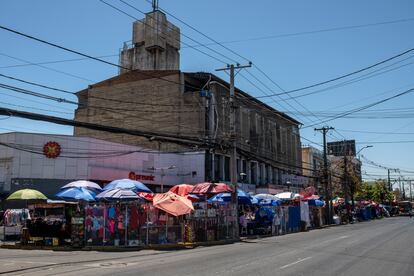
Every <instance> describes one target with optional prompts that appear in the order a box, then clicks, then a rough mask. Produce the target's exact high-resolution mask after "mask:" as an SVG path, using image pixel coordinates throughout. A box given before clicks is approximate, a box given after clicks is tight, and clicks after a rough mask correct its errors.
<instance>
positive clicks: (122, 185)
mask: <svg viewBox="0 0 414 276" xmlns="http://www.w3.org/2000/svg"><path fill="white" fill-rule="evenodd" d="M103 189H104V190H111V189H128V190H132V191H134V192H146V193H152V191H151V190H150V189H149V188H148V187H147V186H145V185H144V184H143V183H141V182H139V181H136V180H131V179H127V178H126V179H117V180H114V181H112V182H110V183H109V184H108V185H106V186H105V187H104V188H103Z"/></svg>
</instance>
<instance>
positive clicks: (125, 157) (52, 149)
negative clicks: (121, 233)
mask: <svg viewBox="0 0 414 276" xmlns="http://www.w3.org/2000/svg"><path fill="white" fill-rule="evenodd" d="M0 143H1V144H0V193H1V194H3V196H5V195H7V194H9V193H11V192H13V191H16V190H19V189H23V188H32V189H36V190H39V191H41V192H43V193H44V194H45V195H47V196H48V197H52V198H53V196H54V195H55V194H56V193H57V192H58V191H59V189H60V187H62V186H63V185H65V184H67V183H69V182H71V181H74V180H80V179H86V180H91V181H94V182H97V183H99V184H101V185H104V184H106V183H108V182H110V181H112V180H114V179H122V178H129V177H131V178H135V179H137V180H139V181H141V182H143V183H144V184H146V185H147V186H148V187H149V188H150V189H151V190H152V191H154V192H159V191H160V187H161V183H162V184H163V185H164V186H165V187H164V190H165V191H166V190H167V189H169V188H170V187H171V186H172V185H175V184H180V183H189V184H195V183H200V182H202V181H203V180H204V178H205V176H204V167H205V163H204V162H205V157H204V152H188V153H165V152H163V153H158V152H156V151H153V150H149V149H145V148H142V147H136V146H130V145H123V144H119V143H113V142H109V141H104V140H100V139H95V138H88V137H74V136H68V135H49V134H34V133H21V132H12V133H3V134H0Z"/></svg>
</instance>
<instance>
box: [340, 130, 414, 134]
mask: <svg viewBox="0 0 414 276" xmlns="http://www.w3.org/2000/svg"><path fill="white" fill-rule="evenodd" d="M339 130H341V131H344V132H355V133H367V134H386V135H388V134H395V135H414V132H381V131H367V130H352V129H339Z"/></svg>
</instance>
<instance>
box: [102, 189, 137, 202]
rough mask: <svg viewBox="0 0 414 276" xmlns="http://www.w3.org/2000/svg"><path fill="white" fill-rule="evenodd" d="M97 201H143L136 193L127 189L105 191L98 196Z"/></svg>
mask: <svg viewBox="0 0 414 276" xmlns="http://www.w3.org/2000/svg"><path fill="white" fill-rule="evenodd" d="M96 199H105V200H143V199H142V197H140V196H138V195H137V194H136V193H135V192H134V191H132V190H127V189H109V190H104V191H103V192H101V193H100V194H98V195H97V196H96Z"/></svg>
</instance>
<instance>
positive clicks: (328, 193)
mask: <svg viewBox="0 0 414 276" xmlns="http://www.w3.org/2000/svg"><path fill="white" fill-rule="evenodd" d="M333 129H334V128H333V127H322V128H315V131H320V132H322V135H323V181H324V190H325V200H326V202H327V204H328V208H326V210H325V220H326V223H327V224H331V222H332V198H331V187H330V185H329V179H328V154H327V152H326V134H327V133H328V132H329V131H330V130H333Z"/></svg>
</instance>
